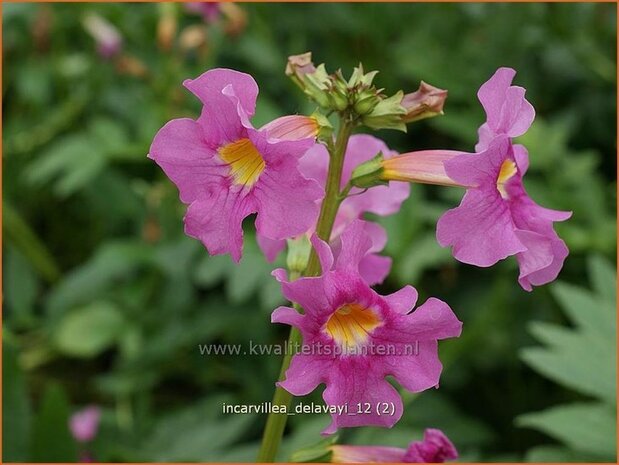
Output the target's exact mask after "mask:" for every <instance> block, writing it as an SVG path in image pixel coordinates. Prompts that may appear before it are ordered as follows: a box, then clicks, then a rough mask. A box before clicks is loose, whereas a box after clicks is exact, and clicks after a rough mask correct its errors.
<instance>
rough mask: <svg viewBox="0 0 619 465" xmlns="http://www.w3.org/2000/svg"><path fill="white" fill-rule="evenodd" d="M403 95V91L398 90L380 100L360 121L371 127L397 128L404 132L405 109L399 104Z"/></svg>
mask: <svg viewBox="0 0 619 465" xmlns="http://www.w3.org/2000/svg"><path fill="white" fill-rule="evenodd" d="M403 96H404V94H403V92H402V91H398V92H397V93H396V94H394V95H392V96H391V97H388V98H385V99H382V100H380V101H379V102H378V103H377V104H376V106H375V107H374V109H373V110H372V111H371V112H370V113H368V114H367V115H364V116H363V117H362V118H361V121H362V122H363V124H365V125H366V126H369V127H371V128H372V129H399V130H400V131H404V132H406V125H405V124H404V123H403V122H402V117H403V115H405V114H406V110H405V109H404V107H403V106H402V105H401V104H400V102H401V101H402V97H403Z"/></svg>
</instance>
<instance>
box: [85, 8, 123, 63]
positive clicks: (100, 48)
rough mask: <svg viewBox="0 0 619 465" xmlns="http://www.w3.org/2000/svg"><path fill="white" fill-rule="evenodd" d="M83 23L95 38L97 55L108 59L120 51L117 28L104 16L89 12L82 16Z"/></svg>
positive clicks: (121, 43)
mask: <svg viewBox="0 0 619 465" xmlns="http://www.w3.org/2000/svg"><path fill="white" fill-rule="evenodd" d="M83 25H84V28H85V29H86V31H88V33H89V34H90V35H91V36H92V38H93V39H95V42H96V45H97V52H98V53H99V55H101V56H102V57H103V58H106V59H110V58H113V57H114V56H116V55H118V54H119V53H120V51H121V50H122V45H123V39H122V36H121V35H120V32H118V29H116V27H115V26H113V25H112V24H111V23H110V22H108V21H107V20H106V19H105V18H103V17H101V16H99V15H96V14H89V15H87V16H86V17H85V18H84V20H83Z"/></svg>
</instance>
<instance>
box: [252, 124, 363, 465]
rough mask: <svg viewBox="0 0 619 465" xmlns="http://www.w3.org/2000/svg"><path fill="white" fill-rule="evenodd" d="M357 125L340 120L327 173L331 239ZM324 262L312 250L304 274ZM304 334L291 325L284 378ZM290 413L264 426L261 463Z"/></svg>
mask: <svg viewBox="0 0 619 465" xmlns="http://www.w3.org/2000/svg"><path fill="white" fill-rule="evenodd" d="M353 127H354V124H353V123H352V122H351V121H349V120H347V119H345V118H342V120H341V121H340V129H339V131H338V135H337V139H336V141H335V147H334V148H333V150H332V152H331V154H330V155H331V160H330V162H329V171H328V173H327V184H326V186H325V198H324V200H323V201H322V206H321V208H320V216H319V217H318V223H317V225H316V234H317V236H318V237H319V238H321V239H322V240H324V241H327V242H329V238H330V236H331V230H332V229H333V223H334V222H335V215H336V214H337V210H338V208H339V207H340V203H341V202H342V195H341V192H340V184H341V179H342V169H343V167H344V156H345V154H346V147H347V145H348V139H349V138H350V135H351V134H352V130H353ZM320 271H321V270H320V261H319V260H318V255H317V254H316V251H315V250H314V249H312V251H311V253H310V257H309V260H308V262H307V267H306V268H305V272H304V273H303V275H304V276H318V275H319V274H320ZM301 342H302V340H301V334H300V333H299V330H298V329H296V328H295V327H291V328H290V335H289V336H288V343H287V345H286V348H287V349H288V350H286V355H285V356H284V360H283V361H282V367H281V369H280V372H279V378H278V379H279V380H280V381H282V380H283V379H284V378H285V375H286V370H288V367H289V366H290V360H291V359H292V355H293V354H292V350H290V348H292V347H298V346H299V345H300V344H301ZM291 402H292V394H290V393H289V392H288V391H286V390H285V389H282V388H281V387H279V386H278V387H276V388H275V394H274V395H273V400H272V405H278V406H286V410H288V408H289V407H290V403H291ZM287 419H288V415H286V414H281V413H270V414H269V416H268V418H267V422H266V425H265V427H264V433H263V435H262V444H261V446H260V452H258V462H273V461H274V460H275V456H276V455H277V451H278V449H279V445H280V443H281V441H282V436H283V434H284V428H285V427H286V420H287Z"/></svg>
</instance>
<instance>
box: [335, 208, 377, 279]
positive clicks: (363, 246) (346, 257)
mask: <svg viewBox="0 0 619 465" xmlns="http://www.w3.org/2000/svg"><path fill="white" fill-rule="evenodd" d="M366 224H367V223H366V222H365V221H361V220H355V221H353V222H352V223H350V225H349V226H348V227H347V228H346V229H345V230H344V232H343V233H342V234H341V236H340V240H341V243H342V246H341V250H340V253H339V255H338V257H337V262H336V265H335V266H336V268H337V269H339V270H349V271H353V272H358V270H359V263H360V262H361V260H362V259H363V258H364V257H365V256H366V254H367V253H368V251H369V250H370V248H371V247H372V240H371V239H370V236H369V235H368V233H367V232H366Z"/></svg>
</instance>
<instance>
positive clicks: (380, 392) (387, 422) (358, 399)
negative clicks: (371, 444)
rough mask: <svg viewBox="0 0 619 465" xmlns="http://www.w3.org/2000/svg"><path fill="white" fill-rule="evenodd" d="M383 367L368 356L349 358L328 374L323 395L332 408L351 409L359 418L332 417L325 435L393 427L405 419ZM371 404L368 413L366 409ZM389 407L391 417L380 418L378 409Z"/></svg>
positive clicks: (324, 431) (400, 400)
mask: <svg viewBox="0 0 619 465" xmlns="http://www.w3.org/2000/svg"><path fill="white" fill-rule="evenodd" d="M384 376H385V374H384V373H383V372H382V366H380V365H379V366H376V365H375V364H373V363H372V362H371V360H369V359H368V358H365V357H347V358H346V359H343V360H342V361H340V363H339V364H338V365H337V366H335V365H334V366H333V368H332V370H330V372H329V379H328V381H327V388H326V389H325V391H324V393H323V398H324V400H325V403H326V404H327V405H330V406H336V407H337V406H348V408H349V409H356V408H357V405H358V404H360V405H361V406H362V412H361V413H360V414H357V415H346V414H338V413H333V414H331V418H332V419H333V421H332V423H331V424H330V425H329V426H328V427H327V428H325V430H323V432H322V434H333V433H335V432H336V431H337V429H338V428H341V427H352V426H383V427H387V428H390V427H392V426H393V425H394V424H396V423H397V422H398V420H399V419H400V417H401V416H402V412H403V406H402V399H401V398H400V395H399V394H398V391H396V390H395V388H394V387H393V386H391V384H389V383H388V382H387V381H386V380H385V379H384ZM367 405H369V406H370V409H369V411H366V406H367ZM381 406H387V408H388V409H389V412H388V413H389V414H382V415H379V414H378V413H377V412H378V411H377V407H378V408H381ZM353 413H354V412H353Z"/></svg>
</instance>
